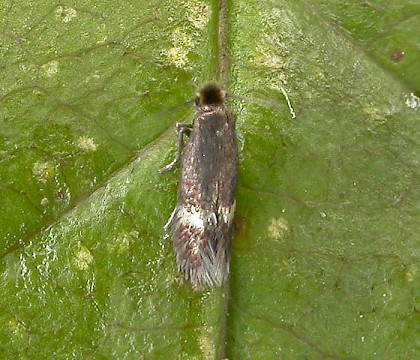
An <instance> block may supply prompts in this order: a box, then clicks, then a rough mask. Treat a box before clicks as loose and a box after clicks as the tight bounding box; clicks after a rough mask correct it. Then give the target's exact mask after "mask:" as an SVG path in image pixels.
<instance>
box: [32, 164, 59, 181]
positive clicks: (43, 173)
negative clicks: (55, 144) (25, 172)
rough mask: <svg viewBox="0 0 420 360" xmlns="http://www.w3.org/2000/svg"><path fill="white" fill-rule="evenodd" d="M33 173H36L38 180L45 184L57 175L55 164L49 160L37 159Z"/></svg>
mask: <svg viewBox="0 0 420 360" xmlns="http://www.w3.org/2000/svg"><path fill="white" fill-rule="evenodd" d="M32 174H33V175H34V177H35V178H36V180H37V181H39V182H40V183H43V184H45V183H47V181H48V180H50V179H51V178H52V177H53V176H54V175H55V168H54V164H53V163H51V162H49V161H46V162H39V161H37V162H36V163H35V164H34V165H33V167H32Z"/></svg>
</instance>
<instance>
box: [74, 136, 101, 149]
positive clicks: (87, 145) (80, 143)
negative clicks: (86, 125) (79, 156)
mask: <svg viewBox="0 0 420 360" xmlns="http://www.w3.org/2000/svg"><path fill="white" fill-rule="evenodd" d="M76 144H77V147H78V148H80V149H82V150H84V151H96V150H97V148H98V145H96V144H95V142H94V140H93V139H92V138H88V137H87V136H81V137H79V138H78V139H77V143H76Z"/></svg>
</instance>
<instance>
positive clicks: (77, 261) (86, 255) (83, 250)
mask: <svg viewBox="0 0 420 360" xmlns="http://www.w3.org/2000/svg"><path fill="white" fill-rule="evenodd" d="M92 262H93V255H92V253H91V252H90V251H89V249H88V248H87V247H86V246H83V245H80V248H79V250H78V251H77V252H76V254H75V256H74V265H75V266H76V267H77V268H78V269H80V270H88V269H89V267H90V265H91V264H92Z"/></svg>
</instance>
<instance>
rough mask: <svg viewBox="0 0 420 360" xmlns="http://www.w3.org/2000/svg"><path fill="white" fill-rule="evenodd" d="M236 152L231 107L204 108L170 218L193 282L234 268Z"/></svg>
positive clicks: (218, 279) (181, 263) (216, 279)
mask: <svg viewBox="0 0 420 360" xmlns="http://www.w3.org/2000/svg"><path fill="white" fill-rule="evenodd" d="M237 156H238V155H237V146H236V135H235V124H234V121H233V118H232V116H231V115H230V113H229V112H228V111H227V109H226V108H225V107H224V106H222V105H221V106H216V107H213V108H211V109H209V110H208V111H201V112H199V113H198V114H197V116H196V118H195V121H194V127H193V131H192V133H191V135H190V140H189V143H188V144H187V146H186V148H185V152H184V156H183V160H182V170H181V180H180V184H179V190H178V203H177V207H176V208H175V210H174V214H173V217H172V220H171V223H170V226H171V227H172V231H173V240H174V248H175V252H176V254H177V262H178V267H179V269H180V271H181V272H183V273H184V274H185V277H186V278H188V279H190V281H191V283H192V284H193V285H207V286H214V285H220V284H221V283H222V282H223V280H224V279H225V277H226V276H227V274H228V272H229V254H230V243H231V238H232V220H233V215H234V211H235V190H236V179H237Z"/></svg>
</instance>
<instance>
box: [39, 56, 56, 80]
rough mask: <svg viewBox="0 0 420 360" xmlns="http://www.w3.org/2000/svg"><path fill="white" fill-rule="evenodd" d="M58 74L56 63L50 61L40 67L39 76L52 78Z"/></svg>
mask: <svg viewBox="0 0 420 360" xmlns="http://www.w3.org/2000/svg"><path fill="white" fill-rule="evenodd" d="M57 72H58V61H57V60H52V61H50V62H48V63H46V64H44V65H42V66H41V75H42V76H46V77H52V76H54V75H55V74H56V73H57Z"/></svg>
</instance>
